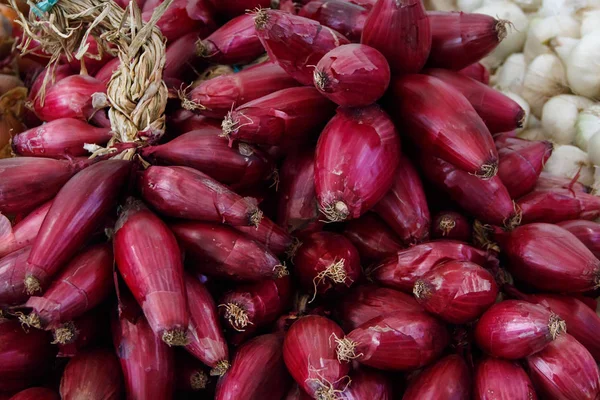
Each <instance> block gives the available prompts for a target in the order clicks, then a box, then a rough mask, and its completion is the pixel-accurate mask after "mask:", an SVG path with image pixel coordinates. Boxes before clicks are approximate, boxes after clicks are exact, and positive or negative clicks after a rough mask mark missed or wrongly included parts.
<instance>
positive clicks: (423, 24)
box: [361, 0, 432, 75]
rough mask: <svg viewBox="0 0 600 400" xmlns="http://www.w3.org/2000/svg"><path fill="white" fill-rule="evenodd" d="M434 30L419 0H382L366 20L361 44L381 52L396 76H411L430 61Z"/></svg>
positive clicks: (376, 4)
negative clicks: (428, 59) (432, 30)
mask: <svg viewBox="0 0 600 400" xmlns="http://www.w3.org/2000/svg"><path fill="white" fill-rule="evenodd" d="M431 29H432V28H431V26H430V21H429V18H428V17H427V14H426V13H425V8H424V6H423V3H422V2H421V1H420V0H401V1H398V0H380V1H378V2H377V3H375V5H374V6H373V8H372V9H371V10H370V12H369V16H368V17H367V20H366V21H365V25H364V28H363V34H362V37H361V43H363V44H366V45H369V46H372V47H374V48H376V49H377V50H379V51H381V53H383V55H384V56H385V57H386V58H387V59H388V61H389V63H390V68H391V70H392V72H393V73H394V75H399V74H411V73H416V72H419V71H420V70H421V69H422V68H423V66H424V65H425V62H426V61H427V57H428V56H429V51H430V49H431V41H432V37H431Z"/></svg>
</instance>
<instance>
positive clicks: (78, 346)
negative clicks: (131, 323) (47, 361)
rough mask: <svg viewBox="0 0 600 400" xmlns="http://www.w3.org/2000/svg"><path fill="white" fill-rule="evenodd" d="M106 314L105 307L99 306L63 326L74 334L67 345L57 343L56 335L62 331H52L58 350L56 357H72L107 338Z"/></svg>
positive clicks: (108, 325)
mask: <svg viewBox="0 0 600 400" xmlns="http://www.w3.org/2000/svg"><path fill="white" fill-rule="evenodd" d="M108 314H109V312H108V311H107V310H106V307H103V306H100V307H96V308H95V309H93V310H92V311H89V312H87V313H85V314H84V315H83V316H81V317H79V318H76V319H75V320H73V321H72V322H67V323H66V324H64V326H63V327H65V328H69V329H70V330H71V331H72V332H74V333H75V336H74V337H73V340H72V341H70V342H69V343H64V344H62V343H58V342H57V340H56V339H58V337H57V333H60V332H64V331H60V330H56V331H54V342H57V344H58V349H59V352H58V355H57V357H74V356H76V355H77V354H79V353H80V352H81V351H82V350H83V349H85V348H87V347H90V345H93V344H95V343H96V342H99V341H101V340H103V339H105V338H107V337H109V336H110V332H109V329H108V328H109V327H110V319H109V318H108Z"/></svg>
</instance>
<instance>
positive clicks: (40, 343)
mask: <svg viewBox="0 0 600 400" xmlns="http://www.w3.org/2000/svg"><path fill="white" fill-rule="evenodd" d="M50 342H51V337H50V334H49V333H48V332H45V331H40V330H38V329H29V330H27V331H24V330H23V329H22V328H21V324H20V323H19V321H16V320H8V319H1V318H0V343H2V346H0V392H4V391H6V392H11V391H17V390H22V389H25V388H26V387H30V386H33V384H34V383H35V381H36V380H38V379H39V378H43V377H44V376H45V375H46V374H47V373H48V372H49V371H50V368H51V366H52V360H53V358H54V355H55V354H56V350H55V349H54V347H53V346H51V345H50Z"/></svg>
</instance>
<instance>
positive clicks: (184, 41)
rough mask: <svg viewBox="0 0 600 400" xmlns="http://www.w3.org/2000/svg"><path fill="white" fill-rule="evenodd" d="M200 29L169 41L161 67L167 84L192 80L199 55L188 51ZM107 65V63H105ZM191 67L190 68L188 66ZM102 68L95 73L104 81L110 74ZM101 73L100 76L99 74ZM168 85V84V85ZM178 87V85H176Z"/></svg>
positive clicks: (108, 78)
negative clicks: (164, 60) (192, 71)
mask: <svg viewBox="0 0 600 400" xmlns="http://www.w3.org/2000/svg"><path fill="white" fill-rule="evenodd" d="M202 33H203V32H201V31H193V32H190V33H188V34H186V35H183V36H182V37H180V38H178V39H176V40H174V41H173V42H170V43H169V44H168V46H167V49H166V51H165V57H166V62H165V68H164V69H163V73H162V74H163V75H162V76H163V80H165V83H167V84H168V82H167V81H169V80H174V79H177V80H178V79H182V80H186V81H187V80H192V79H193V78H194V77H195V75H193V74H192V73H191V71H190V70H192V69H193V68H195V67H198V64H201V61H200V57H199V56H198V55H197V54H196V53H195V52H194V51H190V49H192V48H194V46H196V42H198V37H199V36H200V35H201V34H202ZM119 64H120V63H117V64H115V65H114V67H113V69H112V70H115V69H116V68H118V67H119ZM107 65H108V64H107ZM190 67H191V68H190ZM105 69H106V67H105V68H103V69H102V70H101V72H99V73H97V74H96V78H98V79H101V78H103V79H104V78H105V77H106V81H107V82H108V80H110V76H111V74H112V73H111V74H109V73H108V71H106V70H105ZM101 73H102V76H101V77H99V75H100V74H101ZM169 86H170V85H169ZM176 88H177V89H179V88H180V87H176Z"/></svg>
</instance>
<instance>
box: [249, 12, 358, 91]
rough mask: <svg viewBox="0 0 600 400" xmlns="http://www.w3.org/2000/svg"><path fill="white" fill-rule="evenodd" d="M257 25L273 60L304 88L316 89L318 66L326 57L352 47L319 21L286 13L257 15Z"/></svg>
mask: <svg viewBox="0 0 600 400" xmlns="http://www.w3.org/2000/svg"><path fill="white" fill-rule="evenodd" d="M254 23H255V27H256V32H257V33H258V37H259V38H260V41H261V43H262V44H263V46H264V48H265V50H267V54H268V55H269V59H271V60H272V61H275V62H277V63H278V64H279V65H280V66H281V67H282V68H283V69H284V70H286V72H287V73H288V74H290V75H291V76H292V77H293V78H294V79H296V80H297V81H298V82H300V83H301V84H303V85H312V81H313V70H314V66H315V65H317V63H318V62H319V60H320V59H321V58H322V57H323V56H324V55H325V53H327V52H328V51H329V50H331V49H333V48H335V47H338V46H341V45H344V44H348V43H350V41H349V40H348V39H346V38H345V37H344V36H343V35H342V34H340V33H339V32H337V31H334V30H333V29H331V28H328V27H327V26H323V25H321V24H320V23H319V22H317V21H313V20H311V19H308V18H304V17H300V16H297V15H292V14H289V13H286V12H284V11H278V10H269V9H262V10H259V11H257V12H256V13H255V14H254Z"/></svg>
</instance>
